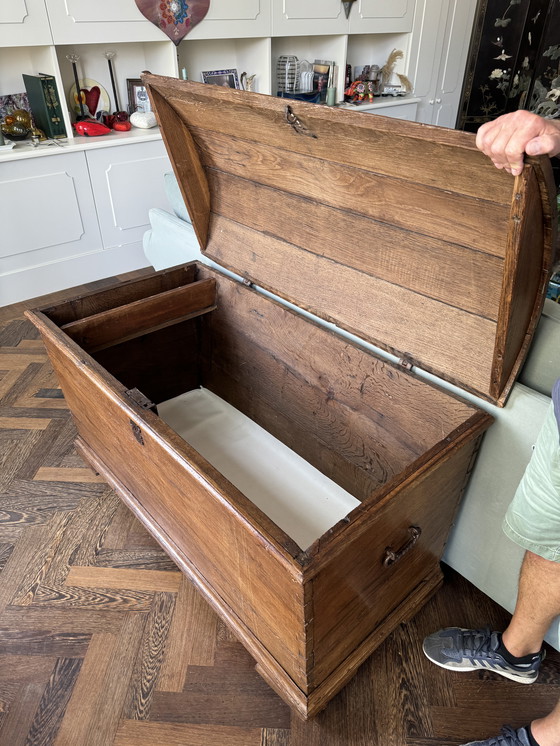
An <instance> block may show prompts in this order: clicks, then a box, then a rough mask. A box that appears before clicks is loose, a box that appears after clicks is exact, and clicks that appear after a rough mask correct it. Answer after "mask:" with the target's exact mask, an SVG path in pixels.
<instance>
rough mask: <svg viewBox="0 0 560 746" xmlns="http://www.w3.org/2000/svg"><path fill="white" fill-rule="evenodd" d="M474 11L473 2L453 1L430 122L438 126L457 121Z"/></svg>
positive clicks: (448, 124) (447, 125)
mask: <svg viewBox="0 0 560 746" xmlns="http://www.w3.org/2000/svg"><path fill="white" fill-rule="evenodd" d="M475 11H476V0H455V2H453V3H451V5H450V7H449V11H448V16H447V24H446V29H445V35H444V43H443V51H442V56H441V62H440V67H439V77H438V82H437V86H436V97H435V102H434V116H433V119H432V123H433V124H438V125H440V126H441V127H455V123H456V121H457V111H458V108H459V104H460V102H461V92H462V90H463V80H464V77H465V68H466V64H467V57H468V53H469V45H470V38H471V29H472V26H473V22H474V16H475Z"/></svg>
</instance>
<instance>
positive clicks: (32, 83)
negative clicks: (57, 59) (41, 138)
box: [22, 75, 68, 139]
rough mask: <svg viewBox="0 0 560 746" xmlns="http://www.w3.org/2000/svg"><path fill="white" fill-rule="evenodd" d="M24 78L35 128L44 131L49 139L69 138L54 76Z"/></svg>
mask: <svg viewBox="0 0 560 746" xmlns="http://www.w3.org/2000/svg"><path fill="white" fill-rule="evenodd" d="M22 77H23V82H24V84H25V90H26V91H27V98H28V99H29V107H30V109H31V113H32V114H33V119H34V121H35V126H36V127H38V128H39V129H40V130H43V132H44V133H45V135H46V136H47V137H50V138H53V139H59V138H61V137H68V134H67V132H66V127H65V125H64V117H63V115H62V106H61V104H60V97H59V95H58V89H57V87H56V81H55V79H54V77H53V76H52V75H23V76H22Z"/></svg>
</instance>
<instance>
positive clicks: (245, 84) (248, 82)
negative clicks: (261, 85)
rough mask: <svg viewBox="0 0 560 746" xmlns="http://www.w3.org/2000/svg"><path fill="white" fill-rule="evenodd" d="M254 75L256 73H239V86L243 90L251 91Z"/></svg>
mask: <svg viewBox="0 0 560 746" xmlns="http://www.w3.org/2000/svg"><path fill="white" fill-rule="evenodd" d="M256 77H257V76H256V74H253V75H247V73H241V78H240V80H241V88H242V89H243V90H244V91H252V90H253V85H254V82H255V78H256Z"/></svg>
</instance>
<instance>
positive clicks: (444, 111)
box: [409, 0, 477, 127]
mask: <svg viewBox="0 0 560 746" xmlns="http://www.w3.org/2000/svg"><path fill="white" fill-rule="evenodd" d="M476 4H477V3H476V0H417V5H416V15H415V18H414V28H413V33H412V45H411V51H410V65H409V76H410V77H411V79H412V81H413V83H414V95H415V96H417V97H419V98H420V103H419V104H418V114H417V121H418V122H423V123H425V124H438V125H440V126H443V127H454V126H455V122H456V119H457V109H458V106H459V102H460V99H461V90H462V86H463V78H464V73H465V65H466V61H467V55H468V50H469V43H470V37H471V31H472V25H473V19H474V14H475V10H476Z"/></svg>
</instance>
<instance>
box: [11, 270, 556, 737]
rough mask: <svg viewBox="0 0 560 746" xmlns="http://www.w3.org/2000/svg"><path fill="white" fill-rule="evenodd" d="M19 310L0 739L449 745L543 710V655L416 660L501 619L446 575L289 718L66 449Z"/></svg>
mask: <svg viewBox="0 0 560 746" xmlns="http://www.w3.org/2000/svg"><path fill="white" fill-rule="evenodd" d="M109 282H112V281H103V282H101V283H95V284H94V285H92V286H91V287H100V286H103V285H106V284H108V283H109ZM70 294H75V293H74V292H73V293H70ZM62 295H69V293H65V294H62ZM27 305H31V306H33V305H37V303H33V302H32V303H30V304H20V305H18V306H11V307H7V308H3V309H2V308H0V570H1V572H0V746H20V745H21V746H50V745H55V746H436V744H437V745H438V746H454V745H455V744H460V743H463V742H465V741H468V740H471V739H472V738H475V737H482V736H488V735H492V734H495V733H496V732H497V731H498V730H499V728H500V727H501V725H502V724H503V723H512V724H514V725H522V724H525V723H526V722H528V721H530V720H531V719H532V718H534V717H537V716H539V715H541V714H543V713H545V712H547V711H548V710H549V709H550V708H551V707H552V706H553V705H554V704H555V703H556V700H557V697H558V695H559V693H560V688H559V687H558V684H559V683H560V656H559V655H558V654H557V653H555V652H553V651H550V652H549V657H548V658H547V660H546V661H545V663H544V667H543V671H542V673H541V676H540V678H539V681H538V682H537V684H535V685H533V686H531V687H526V686H522V685H519V684H515V683H513V682H509V681H506V680H505V679H501V678H499V677H497V676H495V675H493V674H488V673H480V674H478V673H467V674H457V673H451V672H448V671H444V670H442V669H439V668H437V667H436V666H433V665H431V664H430V663H429V662H428V661H427V660H426V659H425V658H424V656H423V654H422V652H421V641H422V638H423V637H424V635H426V634H428V633H429V632H431V631H433V630H435V629H437V628H439V627H441V626H446V625H452V624H460V625H466V626H478V625H485V624H489V625H491V626H493V627H496V628H503V626H504V624H505V623H506V621H507V618H508V617H507V614H505V612H503V611H502V610H501V609H500V608H499V607H497V606H496V605H495V604H493V603H492V602H491V601H489V600H488V599H487V598H486V597H485V596H483V595H482V594H481V593H479V592H478V591H476V590H475V589H474V588H473V587H472V586H470V585H469V584H468V583H467V582H466V581H464V580H463V579H461V578H460V577H459V576H458V575H456V574H453V573H451V572H448V573H447V575H446V583H445V585H444V587H443V590H442V591H441V592H440V593H439V594H438V595H437V596H436V597H435V598H434V599H433V600H432V601H431V602H430V603H429V604H428V606H427V607H425V608H424V610H423V611H421V612H420V613H419V614H418V615H417V616H416V617H415V618H414V619H413V620H412V621H410V622H409V623H407V624H403V625H401V626H400V627H399V628H398V629H397V630H396V632H395V633H394V634H393V635H392V636H391V637H390V638H388V640H387V641H386V642H385V643H384V644H383V645H382V646H381V647H380V648H379V649H378V650H377V651H376V652H375V653H374V654H373V655H372V656H371V658H370V659H369V660H368V661H367V662H366V663H365V664H364V665H363V666H362V668H361V669H360V670H359V672H358V674H357V675H356V677H355V678H354V679H353V681H352V682H351V683H350V684H349V685H348V686H347V687H346V688H345V689H344V690H343V691H342V692H341V693H340V694H339V695H338V696H337V697H336V698H335V699H334V700H333V701H332V703H331V704H330V705H329V707H328V708H327V709H326V710H325V711H324V712H323V713H322V714H321V715H320V716H318V717H317V718H316V719H315V720H314V721H311V722H308V723H304V722H302V721H301V720H299V719H298V717H297V716H294V715H292V714H291V712H290V710H289V709H288V707H287V706H286V705H285V704H284V703H283V702H282V701H281V700H280V699H279V698H278V697H277V696H276V695H275V694H274V692H272V690H271V689H269V688H268V686H267V685H266V684H265V683H264V682H263V681H262V679H261V678H260V677H259V676H258V675H257V674H256V673H255V671H254V664H253V662H252V660H251V658H250V656H249V655H248V654H247V653H246V652H245V649H244V648H243V647H242V646H241V645H240V644H239V643H238V642H237V641H236V640H235V638H234V637H233V636H232V635H231V634H230V633H229V632H228V630H227V629H226V627H225V626H224V625H223V624H222V622H220V621H219V620H218V619H217V618H216V616H215V615H214V613H213V612H212V611H211V610H210V609H209V607H208V606H207V605H206V603H205V602H204V601H203V600H202V599H201V598H200V597H199V595H198V594H197V593H196V592H195V591H194V590H193V588H192V587H191V586H190V584H189V583H188V582H187V581H186V579H184V578H183V577H182V575H181V574H180V573H179V572H178V571H177V569H176V568H175V566H174V565H173V564H172V563H171V562H170V561H169V560H168V559H167V558H166V556H165V554H164V553H163V552H162V551H161V550H160V549H159V548H158V547H157V545H156V544H155V543H154V541H153V540H152V539H151V538H150V537H149V536H148V534H147V533H146V532H145V530H144V529H143V528H142V527H141V526H140V524H139V523H138V522H137V521H136V520H135V519H134V518H133V517H132V516H131V514H130V513H129V512H128V511H127V510H126V509H125V508H124V507H123V506H122V505H121V504H120V503H119V500H118V499H117V498H116V496H115V495H114V494H113V492H112V491H111V490H110V489H108V488H107V487H106V486H105V484H104V483H103V482H102V481H101V480H100V478H99V477H97V476H96V475H95V474H94V473H93V472H92V471H91V470H90V469H89V468H87V467H86V466H85V464H84V463H83V462H82V461H81V460H80V458H79V457H78V456H77V455H76V454H75V452H74V450H73V438H74V428H73V425H72V421H71V419H70V417H69V414H68V411H67V409H66V407H65V403H64V399H63V398H62V395H61V392H60V390H59V388H58V384H57V381H56V380H55V378H54V376H53V373H52V371H51V368H50V365H49V363H48V361H47V358H46V355H45V352H44V350H43V347H42V345H41V342H40V340H38V339H37V335H36V334H35V332H34V330H33V328H32V327H31V325H30V324H29V323H28V322H27V321H25V320H24V318H23V310H24V308H25V306H27Z"/></svg>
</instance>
